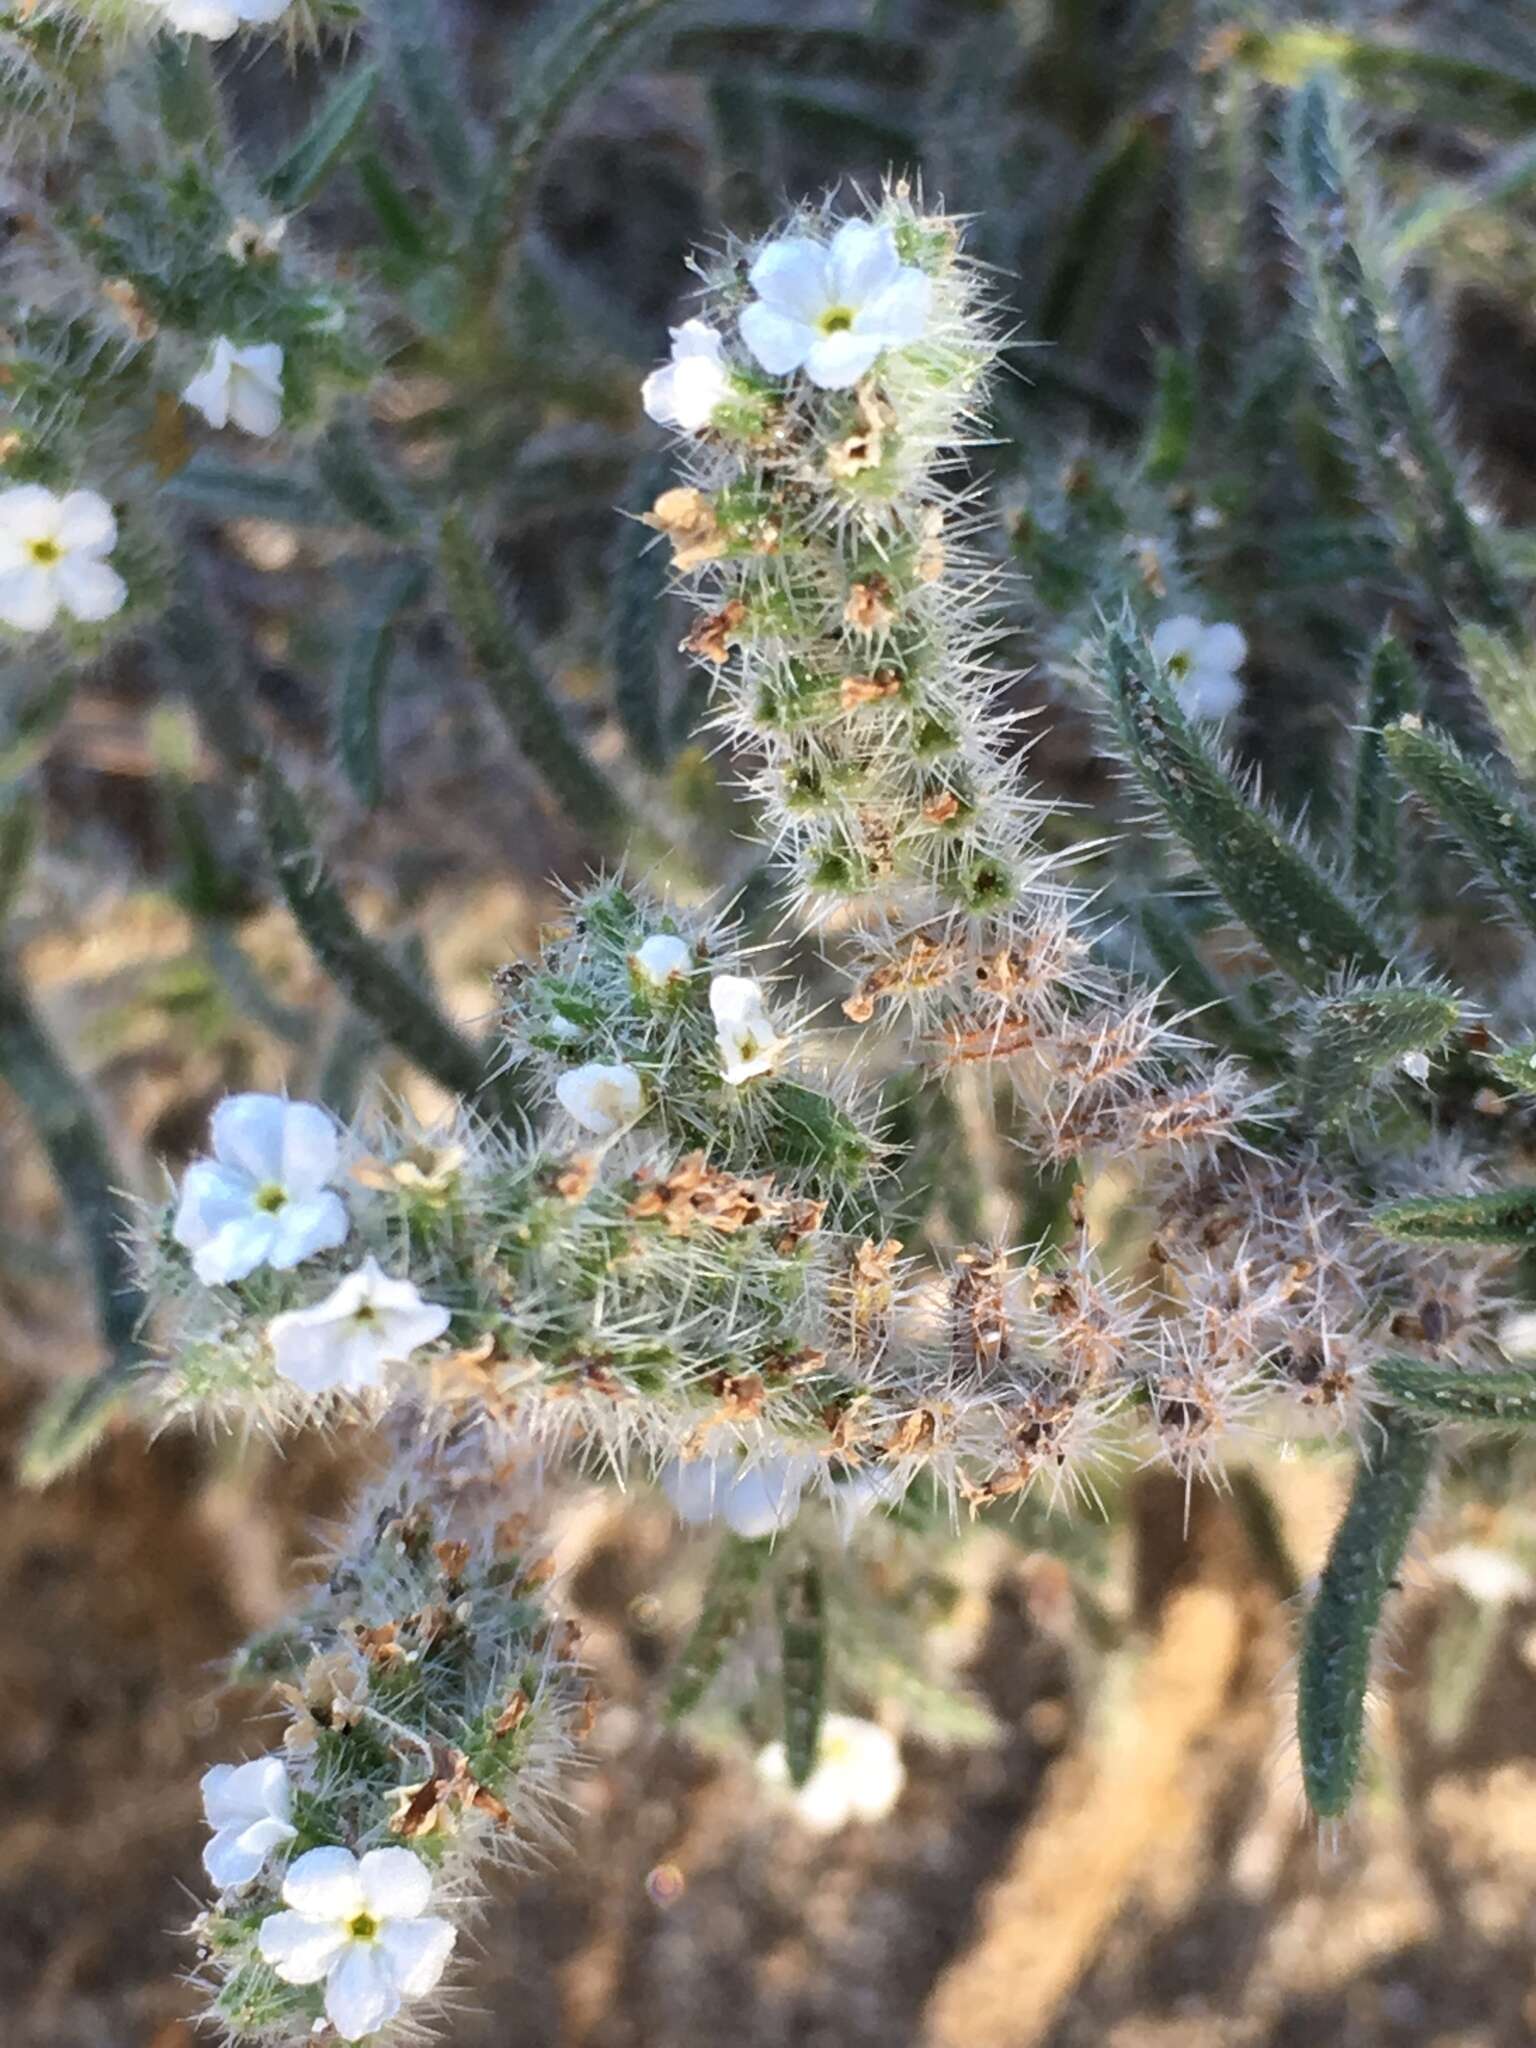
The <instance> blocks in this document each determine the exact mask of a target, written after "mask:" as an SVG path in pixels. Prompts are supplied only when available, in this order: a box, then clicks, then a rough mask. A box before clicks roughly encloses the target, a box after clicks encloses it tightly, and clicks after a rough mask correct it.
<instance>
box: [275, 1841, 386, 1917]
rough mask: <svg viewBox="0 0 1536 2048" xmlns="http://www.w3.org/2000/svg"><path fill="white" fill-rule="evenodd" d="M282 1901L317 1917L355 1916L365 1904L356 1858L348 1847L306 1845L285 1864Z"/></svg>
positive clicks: (301, 1911) (299, 1910) (297, 1910)
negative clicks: (334, 1847) (298, 1854)
mask: <svg viewBox="0 0 1536 2048" xmlns="http://www.w3.org/2000/svg"><path fill="white" fill-rule="evenodd" d="M406 1853H407V1854H409V1851H407V1852H406ZM283 1903H284V1904H285V1905H288V1906H292V1907H293V1909H294V1911H295V1912H296V1913H307V1914H309V1915H310V1917H311V1918H312V1919H316V1920H335V1921H338V1922H340V1921H344V1920H351V1919H354V1918H355V1917H356V1916H357V1915H358V1914H359V1913H361V1912H362V1910H363V1908H364V1906H365V1905H366V1904H367V1899H366V1896H365V1895H364V1892H363V1881H362V1878H361V1876H360V1875H359V1872H358V1861H357V1858H356V1857H355V1856H354V1855H353V1854H352V1851H351V1850H350V1849H307V1850H306V1851H305V1852H304V1854H303V1855H302V1856H300V1857H299V1858H297V1860H296V1861H295V1862H293V1863H292V1864H290V1865H289V1867H288V1874H287V1876H286V1877H285V1878H284V1879H283Z"/></svg>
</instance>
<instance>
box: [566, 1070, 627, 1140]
mask: <svg viewBox="0 0 1536 2048" xmlns="http://www.w3.org/2000/svg"><path fill="white" fill-rule="evenodd" d="M555 1099H556V1100H557V1101H558V1103H559V1104H560V1107H561V1108H562V1109H563V1110H564V1111H565V1113H566V1115H567V1116H569V1117H572V1118H574V1120H575V1121H576V1122H577V1123H579V1124H580V1125H581V1128H582V1129H583V1130H584V1131H591V1132H593V1133H594V1135H595V1136H597V1137H599V1138H607V1137H611V1136H612V1134H613V1133H614V1132H615V1131H617V1130H622V1129H623V1127H624V1125H625V1124H632V1123H633V1122H634V1120H635V1118H636V1117H637V1116H638V1115H639V1114H640V1112H641V1110H642V1109H643V1108H644V1107H645V1091H644V1089H643V1088H642V1087H641V1085H640V1076H639V1075H638V1074H637V1073H636V1072H635V1070H634V1068H633V1067H625V1066H616V1067H607V1066H604V1065H603V1063H602V1061H601V1060H588V1061H587V1063H586V1065H585V1066H581V1067H572V1068H571V1070H570V1072H569V1073H567V1074H562V1075H561V1076H560V1078H559V1080H558V1081H557V1082H556V1083H555Z"/></svg>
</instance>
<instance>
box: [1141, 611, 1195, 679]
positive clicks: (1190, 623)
mask: <svg viewBox="0 0 1536 2048" xmlns="http://www.w3.org/2000/svg"><path fill="white" fill-rule="evenodd" d="M1204 632H1205V621H1204V620H1203V619H1197V618H1195V617H1194V616H1193V614H1191V613H1189V612H1179V613H1177V614H1176V616H1175V617H1173V618H1171V619H1164V620H1163V622H1162V624H1161V625H1160V626H1159V627H1158V629H1157V631H1156V632H1155V633H1154V634H1153V635H1152V652H1153V654H1154V655H1156V657H1157V659H1158V660H1159V661H1160V662H1162V663H1163V664H1164V665H1165V666H1166V664H1167V663H1168V662H1170V661H1172V660H1173V658H1174V656H1175V655H1179V654H1182V655H1183V656H1185V658H1186V659H1188V657H1189V656H1191V655H1192V654H1193V653H1194V651H1195V649H1196V647H1197V646H1198V645H1199V644H1200V639H1201V636H1202V635H1203V634H1204Z"/></svg>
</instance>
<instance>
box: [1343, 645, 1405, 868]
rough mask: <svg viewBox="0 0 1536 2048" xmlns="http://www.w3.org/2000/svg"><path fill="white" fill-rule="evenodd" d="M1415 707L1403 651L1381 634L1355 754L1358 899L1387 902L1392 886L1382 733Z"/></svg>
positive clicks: (1392, 831) (1394, 859)
mask: <svg viewBox="0 0 1536 2048" xmlns="http://www.w3.org/2000/svg"><path fill="white" fill-rule="evenodd" d="M1417 702H1418V677H1417V674H1416V672H1415V670H1414V666H1413V662H1412V660H1411V658H1410V657H1409V654H1408V651H1407V649H1406V648H1405V647H1404V646H1403V645H1402V642H1401V641H1399V640H1394V639H1393V638H1392V636H1391V634H1389V633H1388V634H1383V636H1382V638H1381V639H1380V640H1379V641H1378V642H1377V643H1376V646H1375V649H1374V650H1373V652H1372V654H1371V665H1370V670H1369V672H1368V674H1367V677H1366V685H1365V705H1364V709H1363V711H1362V714H1361V731H1360V744H1359V749H1358V751H1357V753H1356V755H1355V786H1354V819H1353V829H1352V831H1351V834H1350V845H1351V851H1352V862H1351V870H1350V880H1351V881H1352V882H1353V883H1354V885H1355V887H1356V888H1357V889H1358V890H1359V891H1360V892H1361V894H1362V895H1364V896H1366V897H1369V898H1371V899H1372V900H1375V901H1383V900H1387V899H1389V898H1390V897H1391V896H1392V895H1393V893H1394V891H1395V889H1396V885H1397V882H1398V834H1397V814H1398V808H1399V801H1400V800H1399V797H1398V792H1397V789H1396V787H1395V785H1394V783H1393V781H1392V778H1391V776H1390V775H1389V774H1388V772H1387V750H1386V738H1385V733H1386V728H1387V727H1388V726H1389V725H1392V724H1393V723H1395V721H1396V720H1398V719H1399V718H1402V717H1404V716H1405V715H1406V714H1407V713H1409V712H1411V711H1412V710H1413V709H1414V707H1415V706H1416V704H1417Z"/></svg>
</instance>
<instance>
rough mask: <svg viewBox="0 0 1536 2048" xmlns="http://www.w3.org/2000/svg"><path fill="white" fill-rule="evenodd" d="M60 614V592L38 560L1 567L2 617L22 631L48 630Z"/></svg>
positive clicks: (7, 623) (0, 604)
mask: <svg viewBox="0 0 1536 2048" xmlns="http://www.w3.org/2000/svg"><path fill="white" fill-rule="evenodd" d="M58 615H59V593H58V590H57V588H56V586H55V584H54V580H53V577H52V576H51V575H50V573H49V572H48V570H46V569H44V568H42V567H41V566H40V565H39V564H37V563H32V564H30V565H29V566H28V567H26V568H24V569H6V570H4V571H0V619H3V620H4V621H5V623H6V625H8V626H14V627H15V628H16V630H17V632H18V633H42V632H46V631H47V629H48V627H50V626H51V625H52V624H53V622H54V620H55V619H56V618H57V617H58Z"/></svg>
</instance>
